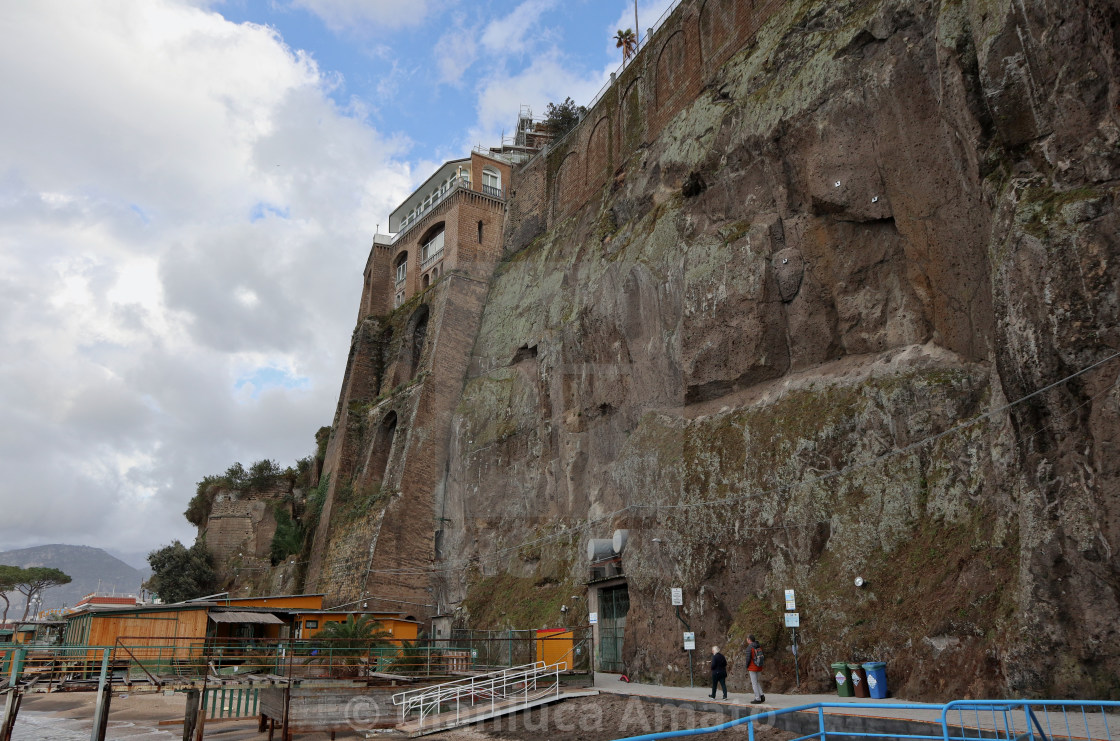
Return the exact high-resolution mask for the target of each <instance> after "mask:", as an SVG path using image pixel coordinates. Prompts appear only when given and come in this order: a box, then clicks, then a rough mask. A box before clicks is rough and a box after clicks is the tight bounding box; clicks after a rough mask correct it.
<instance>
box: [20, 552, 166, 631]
mask: <svg viewBox="0 0 1120 741" xmlns="http://www.w3.org/2000/svg"><path fill="white" fill-rule="evenodd" d="M0 564H6V565H8V566H19V567H20V568H27V567H28V566H50V567H52V568H56V569H61V570H62V571H64V572H65V573H67V574H69V575H70V577H71V578H72V579H73V580H74V581H72V582H70V583H69V584H66V585H63V586H61V587H52V588H50V589H47V590H44V591H43V606H42V608H41V609H44V610H49V609H51V608H53V607H62V606H64V605H73V604H74V603H75V602H77V601H78V600H79V599H81V598H82V597H84V596H86V595H87V594H89V593H90V592H100V593H102V594H112V593H114V592H116V593H117V594H137V593H138V591H139V589H140V584H141V582H143V581H144V579H146V578H147V576H148V574H147V572H145V571H140V570H138V569H134V568H132V567H131V566H129V565H128V564H126V563H125V562H124V561H122V560H120V559H119V558H114V557H113V556H110V555H109V554H108V553H106V552H105V551H103V550H101V549H100V548H91V547H89V546H85V545H40V546H36V547H34V548H21V549H19V550H16V551H4V552H0ZM15 597H16V599H13V600H12V609H11V611H10V612H9V613H8V619H9V620H11V619H12V617H13V615H14V617H16V618H18V617H19V616H20V615H22V614H23V604H24V602H23V600H24V597H23V595H21V594H17V595H15ZM17 607H18V609H17ZM0 608H3V604H2V603H0Z"/></svg>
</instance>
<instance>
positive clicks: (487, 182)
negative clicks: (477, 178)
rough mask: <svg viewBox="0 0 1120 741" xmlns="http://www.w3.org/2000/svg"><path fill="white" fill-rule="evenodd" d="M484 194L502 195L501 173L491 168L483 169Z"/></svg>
mask: <svg viewBox="0 0 1120 741" xmlns="http://www.w3.org/2000/svg"><path fill="white" fill-rule="evenodd" d="M482 192H483V193H486V194H488V195H492V196H500V195H501V194H502V175H501V173H500V172H498V171H497V170H495V169H493V168H490V167H485V168H483V169H482Z"/></svg>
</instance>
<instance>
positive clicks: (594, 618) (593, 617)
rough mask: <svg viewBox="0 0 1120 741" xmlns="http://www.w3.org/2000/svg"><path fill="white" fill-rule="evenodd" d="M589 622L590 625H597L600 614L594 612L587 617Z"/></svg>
mask: <svg viewBox="0 0 1120 741" xmlns="http://www.w3.org/2000/svg"><path fill="white" fill-rule="evenodd" d="M587 622H588V624H590V625H596V624H597V623H598V622H599V613H597V612H593V613H591V614H590V615H588V616H587Z"/></svg>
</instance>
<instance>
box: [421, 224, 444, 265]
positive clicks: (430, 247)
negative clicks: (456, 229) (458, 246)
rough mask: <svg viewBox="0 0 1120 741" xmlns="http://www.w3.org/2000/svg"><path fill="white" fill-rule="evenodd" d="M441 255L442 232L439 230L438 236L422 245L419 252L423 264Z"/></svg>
mask: <svg viewBox="0 0 1120 741" xmlns="http://www.w3.org/2000/svg"><path fill="white" fill-rule="evenodd" d="M442 254H443V230H442V229H441V230H440V231H439V233H438V234H436V235H435V236H434V237H432V238H431V239H429V240H428V241H427V242H425V243H424V247H423V250H422V252H421V258H420V259H421V260H422V261H423V264H427V263H428V261H429V260H432V259H434V258H435V257H437V256H438V255H442Z"/></svg>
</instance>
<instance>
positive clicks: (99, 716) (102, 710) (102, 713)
mask: <svg viewBox="0 0 1120 741" xmlns="http://www.w3.org/2000/svg"><path fill="white" fill-rule="evenodd" d="M108 675H109V649H107V648H106V649H102V651H101V676H100V678H99V679H98V682H97V706H96V707H95V708H94V711H93V730H92V731H91V732H90V735H89V739H90V741H105V722H106V721H107V720H108V716H107V713H108V707H107V706H108V704H109V698H108V696H107V693H106V692H105V680H106V678H107V677H108Z"/></svg>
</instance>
